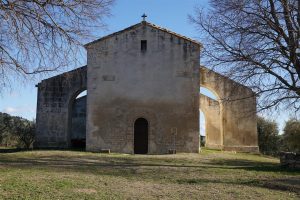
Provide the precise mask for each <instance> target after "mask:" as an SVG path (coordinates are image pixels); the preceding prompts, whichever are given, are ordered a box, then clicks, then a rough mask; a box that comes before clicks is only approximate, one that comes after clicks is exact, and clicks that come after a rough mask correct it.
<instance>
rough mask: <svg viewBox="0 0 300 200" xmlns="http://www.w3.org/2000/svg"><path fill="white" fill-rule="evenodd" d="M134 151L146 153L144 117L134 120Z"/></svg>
mask: <svg viewBox="0 0 300 200" xmlns="http://www.w3.org/2000/svg"><path fill="white" fill-rule="evenodd" d="M134 153H135V154H147V153H148V121H147V120H146V119H144V118H138V119H137V120H135V122H134Z"/></svg>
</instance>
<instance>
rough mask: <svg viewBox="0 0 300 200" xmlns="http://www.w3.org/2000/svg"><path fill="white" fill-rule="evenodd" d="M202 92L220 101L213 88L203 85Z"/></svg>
mask: <svg viewBox="0 0 300 200" xmlns="http://www.w3.org/2000/svg"><path fill="white" fill-rule="evenodd" d="M200 94H203V95H205V96H207V97H209V98H211V99H213V100H216V101H218V99H219V98H218V96H217V94H216V93H215V92H213V91H212V90H210V89H208V88H206V87H202V86H201V87H200Z"/></svg>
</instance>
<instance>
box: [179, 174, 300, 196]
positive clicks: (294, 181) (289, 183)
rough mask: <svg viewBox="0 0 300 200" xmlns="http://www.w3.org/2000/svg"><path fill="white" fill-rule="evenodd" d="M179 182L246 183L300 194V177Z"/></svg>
mask: <svg viewBox="0 0 300 200" xmlns="http://www.w3.org/2000/svg"><path fill="white" fill-rule="evenodd" d="M177 183H179V184H192V185H205V184H209V183H213V184H230V185H244V186H249V187H253V186H254V187H261V188H266V189H272V190H280V191H290V192H294V193H296V194H297V195H300V179H299V177H289V178H275V179H252V180H246V179H234V180H228V179H195V178H194V179H178V180H177Z"/></svg>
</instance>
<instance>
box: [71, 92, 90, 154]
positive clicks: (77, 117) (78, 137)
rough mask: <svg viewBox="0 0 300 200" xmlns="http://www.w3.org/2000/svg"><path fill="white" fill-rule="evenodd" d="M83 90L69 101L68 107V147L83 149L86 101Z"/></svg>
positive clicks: (84, 144)
mask: <svg viewBox="0 0 300 200" xmlns="http://www.w3.org/2000/svg"><path fill="white" fill-rule="evenodd" d="M86 97H87V91H86V90H84V91H82V92H80V93H79V94H78V95H76V96H75V98H74V100H71V102H70V103H71V106H70V111H69V112H70V147H71V148H80V149H82V148H85V146H86V100H87V98H86Z"/></svg>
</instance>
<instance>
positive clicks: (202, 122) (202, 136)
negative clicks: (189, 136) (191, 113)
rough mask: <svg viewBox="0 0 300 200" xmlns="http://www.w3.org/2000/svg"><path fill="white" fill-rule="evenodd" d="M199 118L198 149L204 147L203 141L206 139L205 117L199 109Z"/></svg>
mask: <svg viewBox="0 0 300 200" xmlns="http://www.w3.org/2000/svg"><path fill="white" fill-rule="evenodd" d="M199 111H200V117H199V120H200V121H199V123H200V126H199V128H200V130H199V134H200V147H204V146H205V139H206V125H205V115H204V113H203V112H202V110H201V109H200V110H199Z"/></svg>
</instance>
